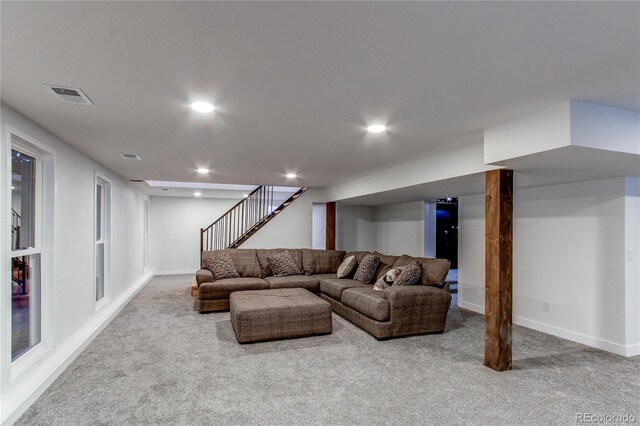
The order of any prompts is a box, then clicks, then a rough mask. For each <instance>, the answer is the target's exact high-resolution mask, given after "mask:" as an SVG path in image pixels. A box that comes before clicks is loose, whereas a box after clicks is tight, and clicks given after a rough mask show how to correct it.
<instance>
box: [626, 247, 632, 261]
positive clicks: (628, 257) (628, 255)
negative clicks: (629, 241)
mask: <svg viewBox="0 0 640 426" xmlns="http://www.w3.org/2000/svg"><path fill="white" fill-rule="evenodd" d="M627 261H628V262H631V261H633V250H632V249H627Z"/></svg>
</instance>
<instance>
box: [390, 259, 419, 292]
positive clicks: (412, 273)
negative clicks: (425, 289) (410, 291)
mask: <svg viewBox="0 0 640 426" xmlns="http://www.w3.org/2000/svg"><path fill="white" fill-rule="evenodd" d="M415 284H421V282H420V264H419V263H418V262H417V261H416V262H411V263H410V264H408V265H407V266H403V267H402V271H401V272H400V274H398V277H397V278H396V279H395V280H394V281H393V285H394V286H396V287H397V286H402V285H415Z"/></svg>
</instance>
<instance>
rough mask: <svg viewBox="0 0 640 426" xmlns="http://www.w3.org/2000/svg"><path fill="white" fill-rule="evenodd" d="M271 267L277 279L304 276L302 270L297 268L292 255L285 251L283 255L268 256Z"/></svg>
mask: <svg viewBox="0 0 640 426" xmlns="http://www.w3.org/2000/svg"><path fill="white" fill-rule="evenodd" d="M267 262H269V267H270V268H271V270H272V271H273V275H274V276H276V277H287V276H289V275H302V272H300V269H298V267H297V266H296V262H295V261H294V260H293V257H291V253H289V252H288V251H283V252H282V253H278V254H274V255H272V256H267Z"/></svg>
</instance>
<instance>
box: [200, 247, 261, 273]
mask: <svg viewBox="0 0 640 426" xmlns="http://www.w3.org/2000/svg"><path fill="white" fill-rule="evenodd" d="M219 253H229V256H230V257H231V260H232V261H233V265H234V266H235V267H236V271H238V275H240V276H241V277H254V278H258V277H260V263H258V256H257V255H256V250H255V249H229V250H214V251H205V252H203V253H202V267H203V268H204V267H205V266H204V265H205V260H206V259H208V258H211V257H212V256H215V255H216V254H219Z"/></svg>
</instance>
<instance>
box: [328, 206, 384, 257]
mask: <svg viewBox="0 0 640 426" xmlns="http://www.w3.org/2000/svg"><path fill="white" fill-rule="evenodd" d="M376 233H377V231H376V225H375V221H374V217H373V207H369V206H351V205H342V204H338V205H337V206H336V248H337V249H338V250H346V251H360V250H364V251H373V250H375V247H376V245H377V235H376Z"/></svg>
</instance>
